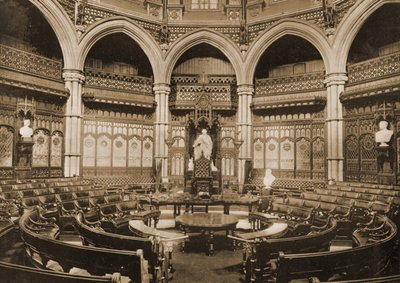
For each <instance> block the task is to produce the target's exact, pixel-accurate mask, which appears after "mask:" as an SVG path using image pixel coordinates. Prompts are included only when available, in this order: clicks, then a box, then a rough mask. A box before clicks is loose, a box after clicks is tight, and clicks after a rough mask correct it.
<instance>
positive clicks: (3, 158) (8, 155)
mask: <svg viewBox="0 0 400 283" xmlns="http://www.w3.org/2000/svg"><path fill="white" fill-rule="evenodd" d="M13 138H14V131H13V129H12V128H11V127H8V126H3V125H2V126H0V167H11V166H12V161H13Z"/></svg>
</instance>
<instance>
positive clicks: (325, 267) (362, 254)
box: [274, 216, 397, 283]
mask: <svg viewBox="0 0 400 283" xmlns="http://www.w3.org/2000/svg"><path fill="white" fill-rule="evenodd" d="M378 219H379V221H380V222H382V223H384V225H385V229H386V230H388V231H389V233H388V234H387V235H386V236H385V237H383V238H381V239H379V240H377V241H375V242H371V243H366V244H364V245H359V246H357V247H354V248H351V249H344V250H335V251H323V252H315V253H301V254H285V253H283V252H281V253H280V254H279V258H278V260H277V267H276V270H275V271H274V274H275V281H276V283H287V282H290V281H291V280H295V279H307V278H310V277H317V278H319V279H320V280H323V281H328V280H332V278H336V279H355V278H360V277H365V278H370V277H373V276H377V275H379V274H381V273H382V272H383V271H384V270H385V269H386V268H387V266H388V263H389V260H390V257H391V254H392V252H393V246H394V244H395V241H396V239H397V226H396V225H395V224H394V223H393V222H392V221H391V220H390V219H389V218H387V217H386V216H379V217H378Z"/></svg>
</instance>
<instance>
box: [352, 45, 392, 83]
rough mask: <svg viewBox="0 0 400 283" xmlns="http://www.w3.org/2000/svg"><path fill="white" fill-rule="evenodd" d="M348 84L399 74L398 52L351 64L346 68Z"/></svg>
mask: <svg viewBox="0 0 400 283" xmlns="http://www.w3.org/2000/svg"><path fill="white" fill-rule="evenodd" d="M347 71H348V75H349V84H356V83H361V82H364V81H369V80H374V79H379V78H385V77H388V76H392V75H399V74H400V52H397V53H393V54H389V55H386V56H380V57H377V58H373V59H370V60H366V61H362V62H359V63H355V64H351V65H349V66H348V67H347Z"/></svg>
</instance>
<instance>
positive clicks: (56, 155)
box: [50, 131, 64, 167]
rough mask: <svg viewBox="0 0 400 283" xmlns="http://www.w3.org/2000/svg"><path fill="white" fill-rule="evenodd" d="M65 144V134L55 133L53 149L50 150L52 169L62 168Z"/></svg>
mask: <svg viewBox="0 0 400 283" xmlns="http://www.w3.org/2000/svg"><path fill="white" fill-rule="evenodd" d="M63 142H64V139H63V134H62V133H61V132H59V131H55V132H53V134H52V136H51V148H50V151H51V155H50V166H51V167H62V157H63Z"/></svg>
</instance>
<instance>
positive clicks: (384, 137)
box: [375, 121, 393, 146]
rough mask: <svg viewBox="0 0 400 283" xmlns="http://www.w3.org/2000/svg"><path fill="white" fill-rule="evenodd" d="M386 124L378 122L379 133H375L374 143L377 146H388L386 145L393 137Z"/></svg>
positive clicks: (385, 122)
mask: <svg viewBox="0 0 400 283" xmlns="http://www.w3.org/2000/svg"><path fill="white" fill-rule="evenodd" d="M387 127H388V122H387V121H380V122H379V131H377V132H376V133H375V141H376V142H377V143H379V146H389V145H388V144H387V143H388V142H389V141H390V139H391V138H392V136H393V131H392V130H388V129H387Z"/></svg>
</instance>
